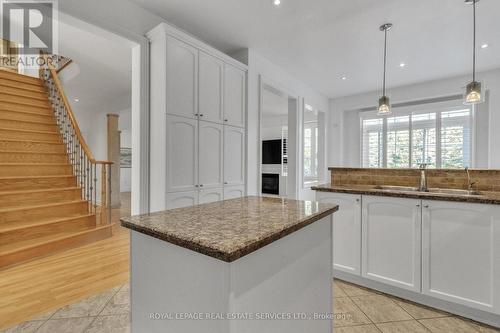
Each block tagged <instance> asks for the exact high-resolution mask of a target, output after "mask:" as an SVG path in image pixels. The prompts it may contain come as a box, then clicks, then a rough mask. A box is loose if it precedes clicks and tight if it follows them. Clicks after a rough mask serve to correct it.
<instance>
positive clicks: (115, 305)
mask: <svg viewBox="0 0 500 333" xmlns="http://www.w3.org/2000/svg"><path fill="white" fill-rule="evenodd" d="M333 292H334V309H333V311H334V314H335V320H334V327H335V329H334V331H335V332H337V333H420V332H422V333H429V332H431V333H493V332H500V329H494V328H492V327H486V326H483V325H479V324H477V323H475V322H472V321H469V320H466V319H462V318H459V317H456V316H453V315H450V314H448V313H445V312H441V311H438V310H435V309H431V308H427V307H423V306H421V305H417V304H413V303H410V302H407V301H404V300H401V299H398V298H395V297H391V296H388V295H384V294H381V293H378V292H376V291H373V290H369V289H365V288H361V287H359V286H356V285H353V284H350V283H346V282H343V281H339V280H335V281H334V283H333ZM129 311H130V297H129V286H128V284H125V285H123V286H120V287H116V288H113V289H111V290H108V291H106V292H104V293H102V294H99V295H96V296H93V297H90V298H87V299H85V300H83V301H80V302H78V303H75V304H71V305H68V306H65V307H63V308H61V309H59V310H56V311H53V312H51V313H48V314H46V315H44V316H41V317H38V318H36V319H33V320H31V321H27V322H24V323H22V324H20V325H18V326H15V327H12V328H10V329H8V330H5V331H1V332H0V333H35V332H36V333H126V332H130V325H129V320H130V315H129Z"/></svg>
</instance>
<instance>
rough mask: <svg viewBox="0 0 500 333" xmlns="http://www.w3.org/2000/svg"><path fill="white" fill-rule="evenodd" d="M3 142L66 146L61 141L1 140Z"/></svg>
mask: <svg viewBox="0 0 500 333" xmlns="http://www.w3.org/2000/svg"><path fill="white" fill-rule="evenodd" d="M2 141H7V142H31V143H44V144H51V145H63V144H64V143H63V142H61V141H45V140H23V139H0V142H2Z"/></svg>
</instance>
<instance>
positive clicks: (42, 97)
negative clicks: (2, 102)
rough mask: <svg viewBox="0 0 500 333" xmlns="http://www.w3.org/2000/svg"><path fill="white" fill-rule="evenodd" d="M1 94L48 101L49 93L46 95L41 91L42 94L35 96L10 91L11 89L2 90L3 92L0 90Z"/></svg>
mask: <svg viewBox="0 0 500 333" xmlns="http://www.w3.org/2000/svg"><path fill="white" fill-rule="evenodd" d="M0 94H2V95H9V96H13V97H19V98H26V99H34V100H37V101H44V102H45V101H48V97H47V95H45V96H44V95H43V93H41V94H42V96H37V97H35V96H26V95H19V94H15V93H13V92H10V91H2V92H0Z"/></svg>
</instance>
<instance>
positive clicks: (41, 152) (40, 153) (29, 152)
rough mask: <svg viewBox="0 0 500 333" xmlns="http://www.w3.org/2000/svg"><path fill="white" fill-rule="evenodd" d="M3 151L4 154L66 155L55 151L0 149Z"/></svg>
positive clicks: (0, 152) (0, 151)
mask: <svg viewBox="0 0 500 333" xmlns="http://www.w3.org/2000/svg"><path fill="white" fill-rule="evenodd" d="M2 153H5V154H32V155H34V154H38V155H67V154H66V153H57V152H50V151H19V150H1V149H0V154H2Z"/></svg>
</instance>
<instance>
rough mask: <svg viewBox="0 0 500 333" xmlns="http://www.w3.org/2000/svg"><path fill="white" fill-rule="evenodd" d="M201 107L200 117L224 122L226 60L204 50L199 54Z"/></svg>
mask: <svg viewBox="0 0 500 333" xmlns="http://www.w3.org/2000/svg"><path fill="white" fill-rule="evenodd" d="M198 89H199V108H198V113H199V117H200V119H203V120H208V121H213V122H216V123H219V124H222V123H223V122H224V111H223V104H222V101H223V97H222V96H223V93H224V62H223V61H222V60H220V59H218V58H216V57H213V56H211V55H209V54H207V53H205V52H203V51H200V55H199V86H198Z"/></svg>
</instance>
